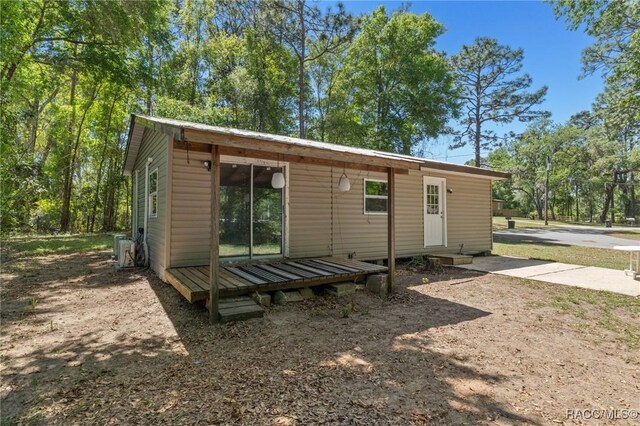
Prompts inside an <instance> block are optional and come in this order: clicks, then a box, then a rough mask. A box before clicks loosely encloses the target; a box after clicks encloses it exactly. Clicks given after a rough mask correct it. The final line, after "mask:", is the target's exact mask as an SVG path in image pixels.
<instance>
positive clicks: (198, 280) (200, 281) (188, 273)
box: [180, 268, 209, 290]
mask: <svg viewBox="0 0 640 426" xmlns="http://www.w3.org/2000/svg"><path fill="white" fill-rule="evenodd" d="M180 272H182V273H183V274H184V275H185V276H187V277H188V278H189V279H190V280H191V282H193V283H194V284H195V285H197V286H198V287H200V288H201V289H202V290H208V289H209V282H208V279H207V281H205V280H203V279H202V278H200V276H198V275H196V273H195V272H194V271H193V270H192V269H191V268H184V269H181V270H180Z"/></svg>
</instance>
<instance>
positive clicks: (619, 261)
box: [491, 238, 629, 269]
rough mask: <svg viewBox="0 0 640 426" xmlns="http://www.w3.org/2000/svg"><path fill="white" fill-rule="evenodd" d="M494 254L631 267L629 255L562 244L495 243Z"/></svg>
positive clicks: (497, 241)
mask: <svg viewBox="0 0 640 426" xmlns="http://www.w3.org/2000/svg"><path fill="white" fill-rule="evenodd" d="M491 252H492V253H493V254H497V255H501V256H518V257H528V258H530V259H538V260H549V261H552V262H562V263H571V264H574V265H583V266H599V267H601V268H611V269H625V268H627V267H628V266H629V258H628V254H627V253H623V252H620V251H616V250H610V249H601V248H593V247H577V246H564V245H560V244H545V243H520V242H508V243H505V242H500V241H499V238H496V241H495V242H494V243H493V250H492V251H491Z"/></svg>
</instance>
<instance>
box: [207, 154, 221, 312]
mask: <svg viewBox="0 0 640 426" xmlns="http://www.w3.org/2000/svg"><path fill="white" fill-rule="evenodd" d="M219 227H220V147H218V145H213V146H212V147H211V250H210V251H211V253H210V258H209V322H210V323H211V324H216V323H217V322H218V274H219V271H218V269H219V262H220V232H219Z"/></svg>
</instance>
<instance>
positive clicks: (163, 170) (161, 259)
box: [133, 129, 168, 278]
mask: <svg viewBox="0 0 640 426" xmlns="http://www.w3.org/2000/svg"><path fill="white" fill-rule="evenodd" d="M167 145H168V138H167V136H166V135H164V134H162V133H159V132H156V131H153V130H149V129H145V132H144V136H143V138H142V143H141V147H140V151H139V152H138V156H137V158H136V163H135V165H134V169H133V170H134V172H133V174H134V175H135V170H138V179H139V181H138V227H140V228H141V227H143V226H144V213H145V212H144V206H145V203H146V202H147V199H148V194H147V193H145V190H146V188H145V167H146V164H147V158H149V157H151V158H153V162H152V163H151V164H150V165H149V173H151V172H153V171H154V170H155V169H156V168H157V169H158V215H157V217H148V219H147V228H148V229H147V230H145V231H146V232H147V245H148V247H149V264H150V266H151V269H153V270H154V271H155V272H156V273H157V274H158V276H159V277H160V278H164V270H165V268H166V267H167V264H166V259H165V257H166V256H165V219H166V217H167V215H166V210H167ZM147 216H148V212H147Z"/></svg>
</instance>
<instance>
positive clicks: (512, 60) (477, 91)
mask: <svg viewBox="0 0 640 426" xmlns="http://www.w3.org/2000/svg"><path fill="white" fill-rule="evenodd" d="M523 59H524V51H523V50H522V49H516V50H513V49H511V48H510V47H509V46H504V45H500V44H498V41H497V40H495V39H491V38H477V39H476V40H475V42H474V44H472V45H467V46H462V50H461V51H460V52H459V53H458V54H457V55H454V56H453V57H452V58H451V65H452V67H453V69H454V70H455V72H456V77H457V83H458V86H459V96H460V99H461V101H462V104H463V105H464V110H465V111H466V114H463V115H462V117H461V120H460V124H461V125H462V127H463V128H462V130H461V131H458V132H456V133H455V143H454V145H453V146H452V147H453V148H459V147H462V146H465V145H467V144H469V143H470V144H472V145H473V146H474V149H475V156H476V158H475V166H476V167H480V166H481V158H480V151H481V149H487V148H491V147H493V146H495V145H496V144H497V143H498V142H499V141H500V139H501V138H500V136H499V135H497V134H496V133H495V132H494V131H493V130H491V129H490V128H488V125H489V124H490V123H494V124H495V123H497V124H506V123H511V122H512V121H513V120H516V119H517V120H518V121H521V122H527V121H532V120H535V119H537V118H540V117H543V116H545V115H546V113H545V112H543V111H536V110H534V109H533V107H535V106H536V105H538V104H540V103H541V102H542V101H543V100H544V96H545V95H546V93H547V87H546V86H544V87H542V88H541V89H539V90H537V91H535V92H532V93H530V92H528V90H529V88H530V87H531V84H532V80H531V77H529V75H528V74H522V75H518V74H519V73H520V71H521V70H522V61H523Z"/></svg>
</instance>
